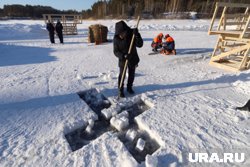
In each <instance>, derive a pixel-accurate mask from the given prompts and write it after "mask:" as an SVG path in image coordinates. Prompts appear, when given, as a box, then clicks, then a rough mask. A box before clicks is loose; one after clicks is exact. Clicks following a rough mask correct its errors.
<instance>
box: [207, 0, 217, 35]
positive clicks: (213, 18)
mask: <svg viewBox="0 0 250 167" xmlns="http://www.w3.org/2000/svg"><path fill="white" fill-rule="evenodd" d="M217 11H218V2H217V3H216V6H215V10H214V14H213V17H212V20H211V24H210V27H209V32H208V34H210V31H212V28H213V26H214V20H215V18H216V15H217Z"/></svg>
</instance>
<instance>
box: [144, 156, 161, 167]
mask: <svg viewBox="0 0 250 167" xmlns="http://www.w3.org/2000/svg"><path fill="white" fill-rule="evenodd" d="M145 165H146V167H156V166H157V165H158V159H157V157H154V156H152V155H149V154H148V155H147V156H146V159H145Z"/></svg>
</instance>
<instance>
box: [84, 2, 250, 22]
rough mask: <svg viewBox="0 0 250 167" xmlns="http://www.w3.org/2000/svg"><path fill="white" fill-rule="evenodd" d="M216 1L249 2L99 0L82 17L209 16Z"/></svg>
mask: <svg viewBox="0 0 250 167" xmlns="http://www.w3.org/2000/svg"><path fill="white" fill-rule="evenodd" d="M216 2H230V3H249V0H100V1H98V2H96V3H94V4H93V5H92V8H91V10H85V11H83V17H84V18H90V17H92V18H105V17H106V18H117V17H131V16H137V15H139V14H140V15H142V16H145V17H147V16H151V17H153V18H159V17H164V16H165V15H164V13H176V14H177V13H181V12H190V11H193V12H197V13H198V15H200V16H201V17H211V15H212V14H213V11H214V10H213V9H214V5H215V3H216Z"/></svg>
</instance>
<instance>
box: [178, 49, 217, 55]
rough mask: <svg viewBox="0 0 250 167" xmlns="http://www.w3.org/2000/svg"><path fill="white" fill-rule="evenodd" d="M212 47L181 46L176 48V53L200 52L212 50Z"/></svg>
mask: <svg viewBox="0 0 250 167" xmlns="http://www.w3.org/2000/svg"><path fill="white" fill-rule="evenodd" d="M212 51H213V48H183V49H176V52H177V55H187V54H201V53H209V52H212Z"/></svg>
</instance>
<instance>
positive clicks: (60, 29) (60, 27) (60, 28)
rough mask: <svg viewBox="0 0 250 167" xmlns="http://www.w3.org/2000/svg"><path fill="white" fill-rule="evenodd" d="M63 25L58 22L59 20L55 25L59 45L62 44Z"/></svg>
mask: <svg viewBox="0 0 250 167" xmlns="http://www.w3.org/2000/svg"><path fill="white" fill-rule="evenodd" d="M62 30H63V25H62V23H61V22H60V20H57V23H56V33H57V36H58V38H59V40H60V43H63V32H62Z"/></svg>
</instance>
